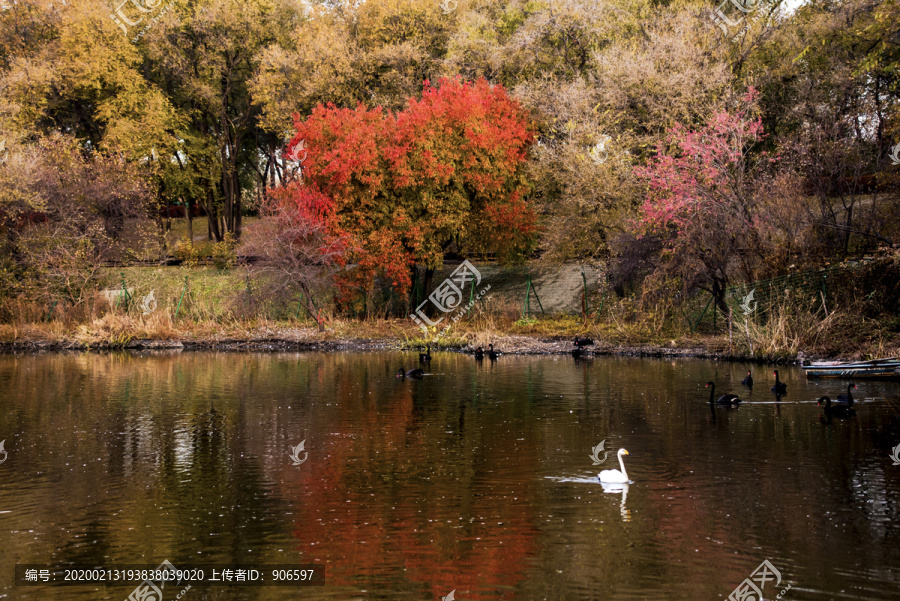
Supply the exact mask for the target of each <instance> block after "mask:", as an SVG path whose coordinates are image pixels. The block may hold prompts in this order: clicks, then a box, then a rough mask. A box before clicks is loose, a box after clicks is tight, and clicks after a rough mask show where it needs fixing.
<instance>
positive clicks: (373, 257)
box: [289, 80, 536, 293]
mask: <svg viewBox="0 0 900 601" xmlns="http://www.w3.org/2000/svg"><path fill="white" fill-rule="evenodd" d="M295 128H296V135H295V136H294V138H293V140H292V141H291V145H290V148H289V152H293V151H294V149H295V148H296V147H297V146H298V145H300V144H301V143H302V144H303V145H304V147H305V152H306V159H305V162H304V187H301V188H299V189H298V190H303V189H304V188H314V189H316V190H319V191H321V193H322V194H324V195H325V196H326V197H327V198H328V199H329V200H330V202H332V203H333V206H334V214H335V217H336V221H335V222H334V224H333V226H332V228H333V231H334V232H340V233H345V234H347V235H349V236H351V237H352V239H353V240H354V241H355V243H356V245H357V246H358V247H359V248H360V249H362V252H360V253H357V255H356V256H355V257H354V262H355V263H357V264H358V269H359V273H360V274H363V277H362V281H363V282H364V285H370V283H371V282H372V278H373V277H374V275H375V274H376V273H377V274H381V275H382V276H384V277H385V278H386V279H387V281H389V282H391V283H392V285H393V286H395V287H396V288H397V290H398V291H400V292H401V293H405V292H406V291H407V290H408V289H409V286H410V284H411V280H412V273H413V271H412V270H413V269H415V265H416V264H423V265H424V266H425V268H426V269H427V270H429V271H430V272H431V273H433V270H434V269H435V268H436V267H438V266H439V265H440V264H442V262H443V257H444V253H445V252H446V251H447V250H448V249H449V248H450V247H451V246H453V245H455V247H456V248H457V249H458V250H459V251H461V252H477V251H480V252H494V253H497V254H498V256H499V257H500V258H501V260H504V261H511V260H515V259H517V258H520V257H523V256H525V255H527V253H528V252H529V250H530V249H531V244H532V240H533V237H534V235H535V232H536V229H535V228H536V224H535V215H534V213H533V212H532V210H531V208H530V206H529V204H528V202H527V198H526V197H527V193H528V185H527V182H526V180H525V173H524V163H525V160H526V156H527V152H528V149H529V147H530V146H531V144H532V133H531V130H530V126H529V123H528V121H527V119H526V116H525V115H524V113H523V111H522V109H521V107H520V106H519V105H518V103H517V102H515V101H514V100H512V99H511V98H509V96H508V95H507V93H506V91H505V90H504V89H503V88H502V87H500V86H491V85H490V84H488V83H487V82H486V81H484V80H479V81H478V82H475V83H463V82H461V81H459V80H442V81H441V82H440V83H439V84H438V85H437V86H433V85H431V84H430V83H428V82H426V84H425V88H424V91H423V93H422V97H421V99H411V100H410V101H409V102H408V104H407V107H406V108H405V109H404V110H403V111H401V112H399V113H396V114H393V113H389V112H386V111H384V110H383V109H381V108H375V109H369V108H366V107H365V106H363V105H359V106H358V107H357V108H356V109H346V108H344V109H341V108H337V107H334V106H328V107H325V106H318V107H316V109H315V110H314V111H313V114H312V115H311V116H310V117H309V118H307V119H305V120H302V119H299V118H298V119H297V121H296V122H295Z"/></svg>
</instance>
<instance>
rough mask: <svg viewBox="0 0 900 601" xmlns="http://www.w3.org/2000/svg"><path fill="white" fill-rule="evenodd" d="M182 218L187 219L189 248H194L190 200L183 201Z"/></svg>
mask: <svg viewBox="0 0 900 601" xmlns="http://www.w3.org/2000/svg"><path fill="white" fill-rule="evenodd" d="M184 216H185V217H186V218H187V237H188V242H190V244H191V246H194V216H193V215H191V199H190V198H189V199H187V200H185V201H184Z"/></svg>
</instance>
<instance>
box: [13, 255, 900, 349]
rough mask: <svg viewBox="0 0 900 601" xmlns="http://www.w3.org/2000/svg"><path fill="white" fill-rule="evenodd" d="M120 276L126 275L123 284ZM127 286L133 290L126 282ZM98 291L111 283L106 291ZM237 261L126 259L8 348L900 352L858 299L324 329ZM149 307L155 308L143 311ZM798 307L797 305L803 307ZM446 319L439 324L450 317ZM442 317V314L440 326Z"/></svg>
mask: <svg viewBox="0 0 900 601" xmlns="http://www.w3.org/2000/svg"><path fill="white" fill-rule="evenodd" d="M123 282H124V283H123ZM123 288H125V289H127V290H128V291H129V294H130V296H128V297H126V296H125V295H124V294H123V293H122V292H121V290H122V289H123ZM104 290H105V291H106V292H105V293H104ZM257 291H258V287H257V286H256V284H255V282H254V281H253V279H252V277H251V276H250V273H249V272H248V271H246V270H245V269H244V268H241V267H231V268H226V269H217V268H214V267H194V268H185V267H127V268H123V269H109V270H106V271H105V272H104V273H103V274H102V278H101V288H100V290H98V291H97V292H96V293H95V294H94V295H93V296H92V297H91V298H90V299H87V300H86V301H85V303H84V304H83V306H80V307H67V306H56V307H52V310H51V311H48V310H47V308H46V307H45V306H40V305H37V304H32V305H28V304H26V303H23V304H21V307H20V311H19V315H18V316H17V318H16V319H15V320H13V323H7V324H0V341H2V342H3V343H5V348H6V349H7V350H9V349H14V348H28V347H29V346H34V345H35V344H37V345H39V346H41V347H43V348H123V347H128V346H135V345H140V344H146V343H138V342H137V341H146V340H156V341H177V342H181V343H184V344H186V345H187V346H188V347H189V348H191V347H199V348H233V347H235V345H237V346H238V347H240V348H270V347H271V348H303V347H316V346H321V345H330V346H340V345H344V346H350V347H354V346H355V347H367V346H378V347H391V348H398V349H402V348H408V349H412V348H419V347H422V346H425V344H430V345H431V347H432V348H433V349H442V348H444V349H459V350H461V349H470V348H474V347H477V346H485V347H486V346H487V345H488V344H490V343H493V344H494V345H495V346H497V347H498V348H502V349H504V350H505V351H506V352H522V353H564V352H568V351H570V350H571V349H572V345H571V342H570V341H571V339H572V337H574V336H576V335H577V336H587V337H591V338H594V339H595V340H596V341H597V346H596V349H597V351H598V352H608V353H643V354H656V355H659V354H673V355H678V354H690V355H698V356H718V357H733V358H743V359H753V360H763V361H784V360H794V359H796V358H797V356H798V354H801V353H802V354H805V355H806V356H809V357H846V358H854V359H856V358H873V357H884V356H890V355H898V354H900V332H898V331H900V320H898V319H896V318H893V317H890V316H888V317H884V318H880V319H879V318H870V317H865V316H864V315H863V314H862V313H861V312H860V311H859V310H858V308H857V310H851V308H846V309H845V308H842V307H841V306H835V307H830V308H827V309H825V310H824V311H823V310H820V309H817V308H816V307H801V306H800V305H799V304H798V303H799V301H797V300H796V299H795V300H794V301H792V302H786V303H783V304H782V305H778V306H775V307H774V308H773V309H772V310H771V311H769V312H768V314H767V316H766V317H765V319H756V320H754V319H749V318H748V319H743V318H739V319H735V321H734V323H732V325H731V331H730V335H729V331H728V327H727V324H722V323H721V322H720V323H719V331H718V332H717V333H709V332H706V333H700V332H696V331H694V332H692V331H691V330H692V328H690V327H689V323H690V322H689V321H686V320H683V319H676V318H675V316H676V314H675V313H674V312H673V310H672V308H671V307H668V306H656V307H652V308H650V309H646V308H644V309H642V308H641V307H640V306H639V305H638V304H637V303H636V302H635V301H633V300H631V299H621V300H618V299H613V300H610V299H606V300H605V301H604V302H602V303H597V302H594V303H593V306H594V307H597V310H596V311H595V313H593V314H591V315H589V316H588V318H587V319H585V318H584V317H583V316H581V315H563V314H557V315H541V316H537V315H530V316H526V317H524V318H523V315H522V306H521V301H520V300H519V299H518V298H517V297H516V296H510V295H506V294H504V292H503V290H502V289H499V288H497V289H496V290H495V289H493V288H492V291H491V294H489V295H488V296H486V297H485V298H484V300H483V301H482V302H478V303H476V304H475V306H474V307H473V309H472V310H471V311H470V312H469V313H468V314H467V315H466V316H465V318H463V319H460V320H459V321H457V322H455V323H454V324H453V325H452V327H450V328H449V329H446V330H444V329H443V328H441V327H440V326H439V327H438V328H434V329H432V330H431V331H430V332H429V333H428V335H427V336H426V335H423V332H422V330H420V329H419V328H418V327H417V326H416V325H415V324H414V323H413V322H412V320H411V319H408V318H405V319H404V318H387V319H368V320H353V319H345V318H341V317H339V316H334V315H332V314H329V315H328V317H327V320H326V331H325V332H319V331H318V328H317V326H316V324H315V322H313V321H312V320H311V319H309V318H308V316H306V315H305V314H304V313H303V312H302V311H300V309H299V307H298V306H296V304H293V305H281V306H278V305H276V304H274V303H271V302H269V301H267V300H266V299H262V298H258V297H256V296H255V295H257V294H258V292H257ZM151 308H152V311H150V310H149V309H151ZM800 309H802V310H800ZM448 322H449V319H448V320H445V322H444V323H448ZM441 325H443V324H441Z"/></svg>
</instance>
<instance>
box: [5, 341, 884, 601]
mask: <svg viewBox="0 0 900 601" xmlns="http://www.w3.org/2000/svg"><path fill="white" fill-rule="evenodd" d="M415 360H416V356H415V355H413V354H411V353H410V354H396V353H365V354H359V353H357V354H353V353H333V354H319V353H286V354H214V353H210V354H199V353H175V354H134V355H130V354H115V355H98V354H72V355H41V356H15V357H14V356H2V357H0V440H5V441H6V442H5V449H6V451H7V455H6V460H5V461H4V462H3V463H2V464H0V598H2V599H16V600H18V599H40V600H57V599H65V600H70V599H71V600H76V601H81V600H85V601H87V600H100V599H115V600H123V599H125V598H126V597H127V596H128V595H129V593H130V592H131V590H132V589H133V588H134V587H133V585H132V586H109V587H102V586H100V587H97V586H85V587H65V588H63V587H49V586H40V587H15V586H13V571H14V566H15V565H16V564H26V563H31V564H49V565H61V564H96V565H106V566H111V565H123V564H152V565H158V564H159V563H161V562H162V561H163V560H166V559H168V560H169V561H171V562H172V563H173V564H174V565H176V566H181V565H187V564H195V565H196V564H200V565H211V564H223V563H232V564H234V563H241V564H255V565H261V566H262V565H271V564H299V563H316V564H320V565H321V566H322V569H323V571H324V572H325V581H326V583H327V584H326V586H324V587H316V588H303V589H297V588H279V587H263V588H236V587H214V588H200V587H195V588H193V589H192V590H190V591H188V592H187V593H185V595H184V596H183V597H182V599H183V600H184V601H194V600H197V601H199V600H201V599H223V600H224V599H228V600H230V599H260V600H275V599H285V600H286V599H385V600H393V599H403V600H435V599H439V598H440V597H442V596H445V595H447V594H448V593H449V592H450V591H452V590H455V591H456V592H455V597H456V599H459V600H460V601H465V600H467V599H549V600H564V599H565V600H569V599H571V600H576V599H579V600H580V599H604V600H606V599H613V600H619V599H622V600H624V599H692V600H695V599H700V600H705V599H719V600H720V599H724V598H727V597H728V595H729V594H730V593H731V592H732V591H733V590H734V589H735V588H736V587H737V586H738V585H740V584H741V583H742V581H744V579H745V578H748V577H749V576H750V575H751V573H752V572H753V571H754V570H755V569H756V568H757V566H759V565H760V563H761V562H762V561H763V560H766V559H768V560H769V561H770V562H771V564H772V565H773V566H774V567H775V568H777V569H778V570H779V571H780V573H781V575H782V578H783V580H782V583H781V586H780V587H778V588H777V589H776V587H775V586H774V583H773V582H769V583H767V585H766V587H765V588H764V593H765V596H766V598H768V599H774V598H775V597H776V595H777V594H778V592H779V590H781V589H782V588H783V587H786V586H787V585H790V587H791V588H790V590H789V591H788V592H787V593H786V594H785V595H784V597H783V598H784V599H885V600H887V599H898V598H900V520H898V517H900V515H898V510H900V465H897V466H895V465H893V461H892V460H891V458H890V454H891V450H892V447H895V446H896V445H898V444H900V384H895V383H889V382H878V383H870V382H859V389H858V390H857V391H855V392H856V393H857V396H858V397H860V398H861V399H863V400H862V402H860V403H859V405H858V407H857V415H856V416H855V417H853V418H850V419H842V420H838V419H835V420H833V421H830V422H829V421H827V420H825V418H824V416H822V415H821V414H820V410H819V408H818V407H817V406H816V404H815V399H816V398H817V397H818V396H821V395H822V394H828V395H830V396H832V397H834V396H836V395H837V394H838V393H839V392H841V391H842V390H841V389H842V387H843V386H842V383H841V382H821V381H820V382H807V381H806V380H805V379H804V377H803V375H802V373H800V370H799V369H795V368H784V369H782V370H781V375H782V379H783V380H784V381H786V382H787V384H788V394H787V395H785V396H784V397H782V399H781V402H780V403H775V397H774V395H772V394H771V393H770V392H769V387H770V386H771V385H772V383H773V377H772V370H771V369H770V368H768V367H759V366H753V367H749V369H752V371H753V375H754V377H755V379H756V383H757V385H756V388H755V389H754V390H753V391H752V392H751V393H748V392H746V391H745V390H744V389H743V387H742V386H741V385H740V383H739V382H740V380H741V378H742V377H743V376H744V375H745V373H746V370H747V369H748V367H747V366H745V365H741V364H729V363H717V362H711V361H691V360H681V361H671V360H659V359H626V358H604V359H596V360H594V361H588V362H581V363H575V362H573V361H572V359H571V358H569V357H567V356H566V357H512V356H504V357H501V359H500V360H499V361H498V362H496V363H493V364H492V363H491V362H489V361H487V360H485V361H484V363H482V364H476V362H475V361H474V360H473V359H472V358H471V357H469V356H462V355H457V354H445V353H440V354H435V359H434V361H433V362H432V364H431V367H430V368H429V369H428V371H429V374H428V375H427V376H426V377H425V378H424V379H423V380H419V381H415V380H405V381H404V380H399V379H397V378H395V377H394V374H395V373H396V371H397V369H398V367H400V365H401V364H402V365H405V366H406V367H407V369H409V368H411V367H413V363H414V361H415ZM707 380H714V381H715V382H716V383H717V386H718V389H717V396H718V394H719V393H722V392H728V391H735V392H738V394H740V395H741V396H742V398H744V400H745V401H746V402H745V404H744V405H742V406H741V407H740V408H739V409H737V410H724V409H719V410H716V411H715V413H713V412H712V411H711V410H710V407H709V405H708V403H707V402H706V401H707V399H708V391H707V390H706V389H705V388H703V385H704V384H705V383H706V381H707ZM844 386H845V385H844ZM301 441H305V443H304V451H302V452H300V453H298V456H299V457H300V458H301V459H303V458H305V460H304V461H303V462H302V463H301V464H300V465H294V464H293V461H292V460H291V458H290V457H289V453H290V451H291V447H294V446H296V445H298V444H299V443H300V442H301ZM601 441H605V450H607V451H612V453H610V454H609V456H608V458H607V460H606V461H605V462H604V463H603V464H601V465H598V466H594V465H592V463H593V462H592V460H591V458H590V457H589V455H590V454H591V450H592V448H593V447H595V446H596V445H598V444H599V443H600V442H601ZM622 447H624V448H627V449H628V451H629V452H630V455H629V456H627V457H626V458H625V460H626V468H627V471H628V475H629V477H630V479H631V480H632V483H631V484H630V485H629V486H628V487H627V490H622V489H618V490H615V491H611V492H605V491H604V488H603V487H602V486H601V485H600V484H599V482H598V481H597V479H596V476H597V472H598V471H600V470H601V469H609V468H613V467H618V465H617V462H616V459H615V455H614V453H615V451H616V450H618V449H619V448H622ZM305 453H308V455H305ZM603 456H604V455H603V453H601V454H600V458H601V459H602V458H603ZM2 458H3V455H0V459H2ZM169 591H172V592H169ZM176 592H177V590H173V589H171V588H170V589H169V590H167V591H166V593H167V596H166V597H165V601H170V599H174V597H175V593H176Z"/></svg>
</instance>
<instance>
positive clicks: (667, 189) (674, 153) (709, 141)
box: [635, 89, 765, 313]
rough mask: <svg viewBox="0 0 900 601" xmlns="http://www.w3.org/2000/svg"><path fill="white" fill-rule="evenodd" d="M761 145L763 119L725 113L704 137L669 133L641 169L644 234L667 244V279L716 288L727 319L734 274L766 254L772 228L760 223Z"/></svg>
mask: <svg viewBox="0 0 900 601" xmlns="http://www.w3.org/2000/svg"><path fill="white" fill-rule="evenodd" d="M755 95H756V92H755V91H754V90H752V89H751V90H750V91H749V92H748V93H747V95H746V96H745V97H744V98H743V101H744V102H745V103H746V104H747V105H750V104H751V103H752V101H753V99H754V97H755ZM761 139H762V124H761V122H760V120H759V119H755V120H751V119H748V118H746V115H745V112H744V111H741V112H738V113H737V114H734V115H731V114H728V113H717V114H715V115H713V116H712V118H710V120H709V122H708V123H707V124H706V125H705V126H704V127H702V128H700V129H698V130H696V131H690V130H687V129H686V128H684V127H681V126H676V127H674V128H672V129H671V130H669V134H668V137H667V140H666V145H665V146H662V145H660V148H659V154H658V155H657V156H656V157H655V158H653V159H652V160H651V161H650V163H649V165H648V166H647V167H639V168H636V169H635V174H636V175H637V176H638V177H639V178H641V179H643V180H644V181H646V182H647V184H648V188H649V193H648V194H647V196H646V198H645V200H644V204H643V206H642V207H641V210H640V221H639V223H638V224H637V226H638V227H637V229H638V232H639V233H640V234H641V235H644V236H655V237H658V238H660V239H662V241H663V245H664V249H665V250H664V255H663V263H662V265H661V267H662V268H663V270H664V272H665V273H666V274H667V277H679V278H681V280H682V283H683V285H684V286H685V287H693V286H697V287H700V288H703V289H706V290H708V291H709V292H711V293H712V295H713V297H714V298H715V299H716V304H717V305H718V306H719V308H720V309H722V311H724V312H726V313H727V311H728V309H727V305H726V304H725V289H726V287H727V286H728V283H729V280H730V274H731V272H732V270H733V269H734V267H735V265H736V264H740V263H741V262H746V260H747V257H748V256H750V255H758V254H759V247H760V244H759V240H760V235H759V234H760V231H761V228H763V227H765V224H764V223H762V221H761V220H760V219H759V217H758V215H759V208H760V206H761V204H760V202H759V198H758V183H759V176H760V174H761V169H760V166H761V164H762V163H761V161H759V160H757V159H755V158H754V156H753V153H752V149H753V148H754V147H755V146H756V144H757V143H758V142H759V141H760V140H761ZM760 156H762V155H760ZM745 267H746V265H745Z"/></svg>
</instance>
